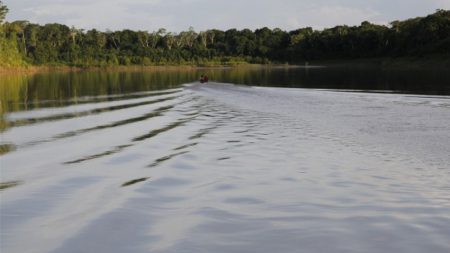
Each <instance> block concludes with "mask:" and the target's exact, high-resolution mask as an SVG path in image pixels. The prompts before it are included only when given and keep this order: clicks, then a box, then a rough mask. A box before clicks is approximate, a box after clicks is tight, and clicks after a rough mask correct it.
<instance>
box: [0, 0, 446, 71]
mask: <svg viewBox="0 0 450 253" xmlns="http://www.w3.org/2000/svg"><path fill="white" fill-rule="evenodd" d="M6 12H7V8H6V6H4V5H3V4H1V2H0V18H1V19H0V21H1V20H3V19H4V15H5V14H6ZM449 43H450V11H446V10H437V11H436V13H434V14H432V15H429V16H427V17H423V18H415V19H409V20H405V21H394V22H392V23H391V25H390V26H383V25H375V24H371V23H369V22H367V21H365V22H362V23H361V25H359V26H336V27H334V28H329V29H324V30H322V31H314V30H313V29H312V28H310V27H307V28H301V29H297V30H294V31H290V32H286V31H283V30H281V29H278V28H276V29H269V28H267V27H264V28H261V29H257V30H255V31H252V30H249V29H244V30H237V29H229V30H227V31H220V30H215V29H214V30H207V31H202V32H199V33H197V32H195V31H194V29H193V28H192V27H191V28H189V30H188V31H183V32H180V33H178V34H176V33H171V32H167V31H166V30H165V29H159V30H158V31H154V32H148V31H137V32H136V31H131V30H122V31H114V32H113V31H106V32H101V31H97V30H95V29H92V30H89V31H83V30H80V29H77V28H75V27H71V28H69V27H67V26H65V25H61V24H46V25H37V24H30V23H29V22H27V21H15V22H12V23H5V24H3V25H1V26H0V46H1V48H0V61H1V63H0V64H1V65H10V66H14V65H21V64H24V61H26V62H28V63H31V64H37V65H41V64H45V65H49V64H51V65H54V64H57V65H61V64H62V65H72V66H81V67H88V66H115V65H144V66H151V65H193V64H195V65H201V66H211V65H236V64H242V63H259V64H269V63H286V62H288V63H298V62H304V61H305V60H317V59H324V60H325V59H343V58H344V59H345V58H347V59H353V58H372V57H397V56H408V57H409V56H423V55H447V56H448V55H449V51H450V45H449Z"/></svg>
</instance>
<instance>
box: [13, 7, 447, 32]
mask: <svg viewBox="0 0 450 253" xmlns="http://www.w3.org/2000/svg"><path fill="white" fill-rule="evenodd" d="M4 2H5V3H6V4H7V5H8V7H9V8H10V10H11V12H10V15H8V17H7V19H8V20H18V19H20V20H23V19H25V20H29V21H31V22H37V23H41V24H44V23H54V22H58V23H64V24H67V25H69V26H70V25H75V26H77V27H80V28H85V29H90V28H97V29H99V30H105V29H106V28H110V29H112V30H119V29H125V28H129V29H133V30H157V29H158V28H160V27H165V28H167V29H168V30H169V31H175V32H178V31H181V30H186V29H187V28H188V27H189V26H193V27H195V28H196V30H206V29H210V28H218V29H222V30H226V29H230V28H238V29H242V28H250V29H256V28H260V27H264V26H267V27H271V28H274V27H279V28H282V29H287V30H291V29H297V28H300V27H305V26H312V27H314V28H325V27H332V26H335V25H338V24H347V25H356V24H359V23H361V22H362V21H364V20H368V21H370V22H374V23H383V24H385V23H387V22H388V21H393V20H398V19H405V18H409V17H416V16H423V15H426V14H429V13H432V12H433V11H434V10H435V9H438V8H443V9H448V8H450V0H426V1H425V0H366V1H359V0H315V1H308V0H259V1H256V0H254V1H250V0H247V1H245V0H226V1H225V0H4Z"/></svg>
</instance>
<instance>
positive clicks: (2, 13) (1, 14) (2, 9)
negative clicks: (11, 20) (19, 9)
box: [0, 1, 8, 25]
mask: <svg viewBox="0 0 450 253" xmlns="http://www.w3.org/2000/svg"><path fill="white" fill-rule="evenodd" d="M7 13H8V7H6V5H4V4H3V2H2V1H0V25H1V24H2V23H3V21H4V20H5V17H6V14H7Z"/></svg>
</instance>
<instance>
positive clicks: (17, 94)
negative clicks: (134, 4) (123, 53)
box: [0, 68, 450, 253]
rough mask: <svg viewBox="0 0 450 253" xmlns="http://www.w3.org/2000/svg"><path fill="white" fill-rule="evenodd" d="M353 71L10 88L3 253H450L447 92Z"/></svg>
mask: <svg viewBox="0 0 450 253" xmlns="http://www.w3.org/2000/svg"><path fill="white" fill-rule="evenodd" d="M349 71H350V70H348V69H347V70H340V71H337V70H331V69H320V68H317V69H315V68H312V69H293V68H290V69H288V68H275V69H269V68H250V69H242V68H240V69H208V70H183V71H180V72H176V71H163V72H142V73H139V72H123V73H99V72H90V73H89V72H83V73H57V74H55V73H53V74H38V75H34V76H1V77H0V82H1V85H0V99H1V106H2V107H1V108H2V120H1V132H0V134H1V140H0V165H1V166H0V172H1V173H0V175H1V180H0V182H1V183H0V194H1V205H0V218H1V230H0V240H1V242H2V243H1V245H0V251H1V252H27V251H29V249H30V248H32V249H33V250H34V252H224V253H225V252H299V251H304V252H449V251H450V244H449V242H448V235H449V234H450V215H449V214H450V199H449V197H448V192H449V190H450V188H449V186H448V182H449V180H450V168H449V166H448V165H449V164H450V157H449V156H448V154H449V153H450V145H449V143H450V117H448V115H449V110H450V100H449V97H448V96H445V94H448V91H449V89H448V87H446V85H447V84H445V85H444V84H443V83H440V82H439V80H438V79H433V77H430V76H429V77H427V78H428V79H427V80H429V81H430V83H431V82H433V83H434V85H433V88H429V89H428V88H426V86H424V84H425V82H423V80H421V79H420V78H413V75H411V76H410V77H408V78H413V79H405V80H406V81H405V82H410V83H412V84H413V85H411V86H409V87H413V88H411V90H405V89H404V88H402V87H403V86H402V85H403V84H402V82H401V81H399V82H394V83H392V80H401V79H402V77H401V76H402V75H401V74H400V73H397V74H398V75H397V74H395V76H397V77H393V76H389V78H388V79H385V78H387V76H386V72H377V71H378V70H377V71H373V72H371V73H366V72H367V71H368V70H361V69H360V70H355V71H354V72H352V71H350V72H349ZM203 72H206V73H207V74H208V75H209V76H211V77H212V79H214V80H223V81H226V82H227V83H230V82H235V83H240V84H255V83H256V84H259V85H261V86H265V85H272V86H277V85H285V86H288V87H297V86H301V87H315V88H327V89H331V88H339V89H347V90H348V89H379V90H380V89H383V90H384V89H389V90H392V89H393V90H404V91H406V92H411V91H415V90H416V91H420V92H418V93H421V92H423V91H427V92H426V93H435V92H440V93H441V96H430V95H427V96H424V95H407V94H375V93H361V92H336V91H329V90H314V89H280V88H267V87H266V88H263V87H247V86H239V85H233V84H226V83H219V82H211V83H209V84H206V85H201V84H199V83H196V82H195V80H196V79H197V76H199V74H200V73H203ZM380 73H381V75H384V76H378V75H380ZM377 78H378V79H377ZM397 78H400V79H397ZM374 79H375V80H374ZM386 80H391V81H386ZM182 84H186V85H182ZM357 84H358V85H357ZM414 84H417V86H414ZM365 85H367V86H365ZM427 85H428V84H427ZM416 88H417V89H416Z"/></svg>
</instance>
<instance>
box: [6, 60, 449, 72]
mask: <svg viewBox="0 0 450 253" xmlns="http://www.w3.org/2000/svg"><path fill="white" fill-rule="evenodd" d="M317 66H321V67H377V68H382V69H405V70H410V69H423V68H433V69H437V70H440V69H446V68H448V66H450V56H427V57H403V58H366V59H334V60H313V61H305V62H304V63H299V64H288V63H285V64H276V63H273V64H251V63H240V64H235V65H210V66H209V65H208V66H202V65H195V64H192V65H164V66H158V65H155V66H142V65H128V66H122V65H119V66H102V67H98V66H89V67H74V66H65V65H57V66H55V65H40V66H36V65H28V66H15V67H2V66H0V74H34V73H48V72H80V71H112V72H115V71H119V72H125V71H126V72H128V71H130V72H138V71H179V70H200V69H224V68H242V67H245V68H273V67H276V68H296V67H317Z"/></svg>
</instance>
